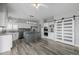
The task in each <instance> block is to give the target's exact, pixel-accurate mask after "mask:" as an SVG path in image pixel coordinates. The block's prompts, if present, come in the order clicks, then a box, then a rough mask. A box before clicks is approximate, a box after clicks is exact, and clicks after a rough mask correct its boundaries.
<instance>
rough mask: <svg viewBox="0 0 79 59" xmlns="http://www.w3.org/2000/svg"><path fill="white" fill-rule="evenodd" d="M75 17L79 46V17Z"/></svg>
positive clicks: (76, 41) (76, 36) (77, 43)
mask: <svg viewBox="0 0 79 59" xmlns="http://www.w3.org/2000/svg"><path fill="white" fill-rule="evenodd" d="M75 19H76V20H75V39H76V40H75V43H76V45H78V46H79V17H76V18H75Z"/></svg>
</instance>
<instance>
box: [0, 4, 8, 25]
mask: <svg viewBox="0 0 79 59" xmlns="http://www.w3.org/2000/svg"><path fill="white" fill-rule="evenodd" d="M7 16H8V11H7V4H3V3H1V4H0V26H6V24H7V21H8V19H7Z"/></svg>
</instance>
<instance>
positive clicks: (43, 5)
mask: <svg viewBox="0 0 79 59" xmlns="http://www.w3.org/2000/svg"><path fill="white" fill-rule="evenodd" d="M40 6H42V7H46V8H48V6H47V5H45V4H40Z"/></svg>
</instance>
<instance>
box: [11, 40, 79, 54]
mask: <svg viewBox="0 0 79 59" xmlns="http://www.w3.org/2000/svg"><path fill="white" fill-rule="evenodd" d="M11 55H79V47H75V46H71V45H67V44H63V43H60V42H56V41H53V40H50V39H42V40H40V41H38V42H35V43H25V42H24V41H23V40H22V41H19V40H18V41H16V43H15V46H14V47H13V48H12V50H11Z"/></svg>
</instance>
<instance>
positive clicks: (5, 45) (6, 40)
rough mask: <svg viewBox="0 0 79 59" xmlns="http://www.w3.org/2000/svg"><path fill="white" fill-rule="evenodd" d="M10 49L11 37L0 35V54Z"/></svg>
mask: <svg viewBox="0 0 79 59" xmlns="http://www.w3.org/2000/svg"><path fill="white" fill-rule="evenodd" d="M11 48H12V35H7V34H5V35H0V53H3V52H7V51H10V49H11Z"/></svg>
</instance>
